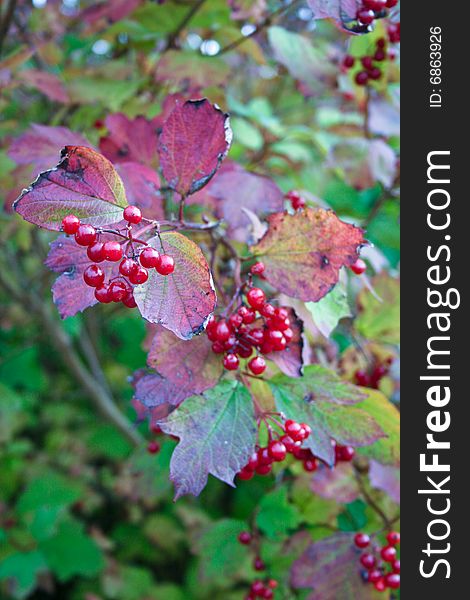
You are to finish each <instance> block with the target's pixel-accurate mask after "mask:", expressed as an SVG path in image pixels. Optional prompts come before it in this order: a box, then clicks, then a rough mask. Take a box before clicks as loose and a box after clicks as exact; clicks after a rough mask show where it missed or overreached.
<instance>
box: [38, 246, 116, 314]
mask: <svg viewBox="0 0 470 600" xmlns="http://www.w3.org/2000/svg"><path fill="white" fill-rule="evenodd" d="M44 264H45V265H46V266H47V267H49V269H51V271H55V272H56V273H61V275H60V276H59V277H58V278H57V279H56V280H55V282H54V284H53V286H52V297H53V300H54V303H55V305H56V306H57V310H58V311H59V314H60V316H61V317H62V319H65V318H66V317H72V316H73V315H75V314H76V313H78V312H81V311H83V310H85V309H86V308H88V307H89V306H93V305H94V304H96V303H97V300H96V298H95V293H94V292H95V290H94V288H91V287H90V286H88V285H86V283H85V282H84V281H83V271H84V270H85V269H86V268H87V266H88V265H89V264H91V263H90V259H89V258H88V256H87V254H86V251H85V249H84V248H83V247H82V246H78V245H77V244H76V242H75V240H74V238H73V237H67V236H60V237H59V238H57V239H56V240H54V241H53V242H52V243H51V249H50V251H49V254H48V255H47V258H46V260H45V261H44ZM100 267H101V269H102V270H103V272H104V274H105V278H106V280H109V279H110V278H112V277H115V276H117V275H118V264H117V263H111V262H103V263H102V264H101V265H100Z"/></svg>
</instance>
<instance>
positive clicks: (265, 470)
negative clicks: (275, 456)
mask: <svg viewBox="0 0 470 600" xmlns="http://www.w3.org/2000/svg"><path fill="white" fill-rule="evenodd" d="M272 468H273V466H272V464H270V465H258V466H257V467H256V472H257V473H258V475H268V474H269V473H271V470H272Z"/></svg>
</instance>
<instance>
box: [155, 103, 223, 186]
mask: <svg viewBox="0 0 470 600" xmlns="http://www.w3.org/2000/svg"><path fill="white" fill-rule="evenodd" d="M231 141H232V130H231V129H230V125H229V118H228V115H227V114H225V113H223V112H222V111H221V110H220V108H218V107H217V106H216V105H212V104H211V103H210V102H209V101H208V100H206V99H203V100H189V101H188V102H185V103H184V104H179V103H178V104H177V105H176V107H175V109H174V110H173V112H172V113H171V114H170V116H169V117H168V119H167V120H166V121H165V124H164V125H163V131H162V133H161V135H160V139H159V145H158V152H159V154H160V163H161V166H162V169H163V175H164V176H165V179H166V180H167V182H168V184H169V186H170V187H171V188H172V189H174V190H175V191H177V192H178V193H179V194H180V195H181V196H184V197H185V196H187V195H189V194H193V193H194V192H197V190H199V189H201V188H202V187H203V186H204V185H206V184H207V183H208V181H209V180H210V179H211V177H212V176H213V175H214V174H215V172H216V171H217V169H218V168H219V166H220V163H221V162H222V160H223V159H224V158H225V156H226V154H227V152H228V150H229V148H230V143H231Z"/></svg>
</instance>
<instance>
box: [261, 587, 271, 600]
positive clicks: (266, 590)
mask: <svg viewBox="0 0 470 600" xmlns="http://www.w3.org/2000/svg"><path fill="white" fill-rule="evenodd" d="M261 598H264V600H271V599H272V598H274V592H273V591H272V590H271V589H269V588H264V590H263V592H262V593H261Z"/></svg>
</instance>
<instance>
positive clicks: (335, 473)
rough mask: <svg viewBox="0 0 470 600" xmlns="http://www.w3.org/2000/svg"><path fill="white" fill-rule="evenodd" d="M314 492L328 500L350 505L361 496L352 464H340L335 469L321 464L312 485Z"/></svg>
mask: <svg viewBox="0 0 470 600" xmlns="http://www.w3.org/2000/svg"><path fill="white" fill-rule="evenodd" d="M310 488H311V490H312V492H314V493H315V494H318V495H319V496H321V497H322V498H326V499H327V500H336V502H341V503H345V504H348V503H349V502H353V501H354V500H356V498H357V497H358V496H359V495H360V491H359V487H358V484H357V482H356V480H355V478H354V468H353V466H352V465H351V463H341V462H340V463H338V464H337V465H336V466H335V468H334V469H330V468H329V467H326V466H325V465H322V464H320V466H319V467H318V470H317V471H316V472H315V473H314V475H313V478H312V481H311V483H310Z"/></svg>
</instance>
